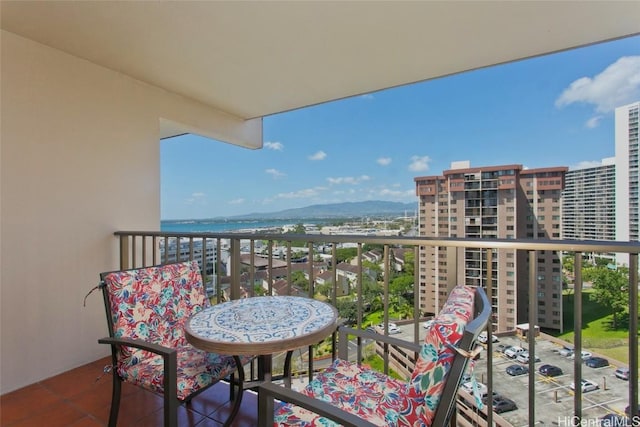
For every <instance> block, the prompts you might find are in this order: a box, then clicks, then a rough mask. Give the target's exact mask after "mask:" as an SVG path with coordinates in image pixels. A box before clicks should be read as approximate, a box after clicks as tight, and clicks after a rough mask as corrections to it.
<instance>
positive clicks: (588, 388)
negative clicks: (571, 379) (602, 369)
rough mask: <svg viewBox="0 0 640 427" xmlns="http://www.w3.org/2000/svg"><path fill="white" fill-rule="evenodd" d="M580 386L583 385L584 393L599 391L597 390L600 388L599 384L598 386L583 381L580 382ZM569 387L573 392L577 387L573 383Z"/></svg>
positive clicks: (588, 381)
mask: <svg viewBox="0 0 640 427" xmlns="http://www.w3.org/2000/svg"><path fill="white" fill-rule="evenodd" d="M580 385H581V387H580V388H581V389H582V392H583V393H587V392H589V391H594V390H597V389H599V388H600V387H599V386H598V384H596V383H594V382H593V381H590V380H582V381H581V382H580ZM569 387H571V390H575V387H576V385H575V383H571V385H570V386H569Z"/></svg>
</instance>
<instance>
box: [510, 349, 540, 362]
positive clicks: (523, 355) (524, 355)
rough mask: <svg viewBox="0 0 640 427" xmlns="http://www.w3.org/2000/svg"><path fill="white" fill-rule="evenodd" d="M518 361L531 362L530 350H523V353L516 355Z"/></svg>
mask: <svg viewBox="0 0 640 427" xmlns="http://www.w3.org/2000/svg"><path fill="white" fill-rule="evenodd" d="M535 361H536V362H539V361H540V358H539V357H538V356H536V358H535ZM516 362H520V363H529V352H528V351H523V352H522V353H520V354H519V355H518V356H517V357H516Z"/></svg>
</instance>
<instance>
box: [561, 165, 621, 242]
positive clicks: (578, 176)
mask: <svg viewBox="0 0 640 427" xmlns="http://www.w3.org/2000/svg"><path fill="white" fill-rule="evenodd" d="M565 181H566V184H565V187H564V191H563V193H562V238H563V239H569V240H616V166H615V158H614V157H609V158H606V159H602V165H600V166H594V167H589V168H584V169H575V170H570V171H568V172H567V174H566V177H565Z"/></svg>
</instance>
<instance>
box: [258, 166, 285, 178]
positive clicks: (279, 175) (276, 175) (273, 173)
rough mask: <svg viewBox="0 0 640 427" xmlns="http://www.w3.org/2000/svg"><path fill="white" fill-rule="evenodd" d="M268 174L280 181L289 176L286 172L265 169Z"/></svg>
mask: <svg viewBox="0 0 640 427" xmlns="http://www.w3.org/2000/svg"><path fill="white" fill-rule="evenodd" d="M264 171H265V172H266V173H268V174H269V175H271V176H272V177H273V178H274V179H278V178H282V177H284V176H287V174H286V173H284V172H280V171H279V170H278V169H273V168H271V169H265V170H264Z"/></svg>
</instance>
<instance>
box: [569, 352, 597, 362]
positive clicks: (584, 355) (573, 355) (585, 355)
mask: <svg viewBox="0 0 640 427" xmlns="http://www.w3.org/2000/svg"><path fill="white" fill-rule="evenodd" d="M581 354H582V357H581V358H582V360H587V359H588V358H590V357H591V356H593V354H592V353H591V352H590V351H584V350H582V352H581ZM569 358H571V359H575V358H576V354H575V353H572V354H571V356H569Z"/></svg>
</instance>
